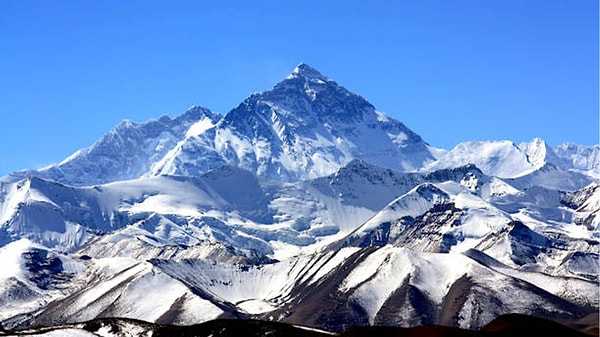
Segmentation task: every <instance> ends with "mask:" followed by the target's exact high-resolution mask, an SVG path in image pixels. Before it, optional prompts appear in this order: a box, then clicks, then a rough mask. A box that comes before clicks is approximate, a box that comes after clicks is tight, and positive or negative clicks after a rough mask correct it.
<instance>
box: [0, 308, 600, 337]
mask: <svg viewBox="0 0 600 337" xmlns="http://www.w3.org/2000/svg"><path fill="white" fill-rule="evenodd" d="M597 318H598V317H597V316H595V318H594V319H595V320H594V319H591V320H589V321H588V322H582V323H581V324H582V325H581V326H580V328H582V329H583V331H578V330H575V329H572V328H569V327H567V326H564V325H562V324H559V323H556V322H553V321H549V320H546V319H542V318H537V317H532V316H527V315H520V314H509V315H503V316H500V317H498V318H496V319H495V320H493V321H492V322H490V323H489V324H488V325H486V326H484V327H483V328H481V329H480V330H477V331H474V330H466V329H459V328H454V327H446V326H439V325H429V326H421V327H413V328H401V327H385V326H370V327H354V328H350V329H348V330H347V331H345V332H343V333H340V334H336V333H331V332H327V331H322V330H316V329H312V328H307V327H301V326H296V325H291V324H285V323H280V322H269V321H259V320H235V319H217V320H213V321H209V322H205V323H201V324H196V325H188V326H176V325H160V324H154V323H148V322H144V321H139V320H132V319H124V318H101V319H95V320H92V321H88V322H84V323H76V324H68V325H61V326H54V327H39V328H35V329H27V330H19V331H2V330H0V336H77V337H79V336H90V337H91V336H99V335H102V336H106V335H108V336H116V337H121V336H123V337H125V336H128V337H133V336H153V337H164V336H181V337H239V336H247V337H259V336H271V337H283V336H285V337H325V336H339V337H375V336H378V337H434V336H435V337H446V336H447V337H461V336H465V337H467V336H468V337H479V336H481V337H509V336H510V337H519V336H563V337H569V336H572V337H586V336H598V324H597Z"/></svg>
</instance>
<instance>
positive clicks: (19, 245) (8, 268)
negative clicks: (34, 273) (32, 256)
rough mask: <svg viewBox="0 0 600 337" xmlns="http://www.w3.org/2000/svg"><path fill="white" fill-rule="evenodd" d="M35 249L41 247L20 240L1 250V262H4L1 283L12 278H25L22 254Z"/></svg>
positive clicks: (0, 275)
mask: <svg viewBox="0 0 600 337" xmlns="http://www.w3.org/2000/svg"><path fill="white" fill-rule="evenodd" d="M34 247H36V248H38V247H39V246H38V245H35V244H34V243H32V242H31V241H29V240H28V239H20V240H17V241H14V242H11V243H9V244H7V245H6V246H4V247H2V248H0V261H2V268H0V282H2V281H4V280H6V279H8V278H11V277H17V278H21V277H23V263H24V261H23V257H22V254H23V253H24V252H26V251H28V250H30V249H31V248H34Z"/></svg>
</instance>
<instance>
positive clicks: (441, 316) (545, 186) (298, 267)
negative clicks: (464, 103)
mask: <svg viewBox="0 0 600 337" xmlns="http://www.w3.org/2000/svg"><path fill="white" fill-rule="evenodd" d="M598 149H600V148H599V147H598V146H593V147H584V146H578V145H574V144H566V145H561V146H558V147H551V146H549V145H547V144H546V143H545V142H544V141H543V140H540V139H534V140H533V141H532V142H530V143H524V144H519V145H516V144H514V143H512V142H510V141H470V142H465V143H462V144H459V145H457V146H456V147H455V148H454V149H452V150H450V151H445V150H441V149H435V148H432V147H430V146H429V145H428V144H427V143H425V142H424V141H423V140H422V139H421V138H420V137H419V136H418V135H417V134H415V133H414V132H412V131H411V130H409V129H408V128H407V127H406V126H404V125H403V124H402V123H401V122H399V121H397V120H394V119H392V118H390V117H387V116H385V115H384V114H383V113H381V112H378V111H377V110H376V109H375V108H374V107H373V106H372V105H371V104H370V103H369V102H368V101H366V100H365V99H364V98H362V97H360V96H359V95H356V94H353V93H351V92H349V91H348V90H346V89H345V88H343V87H342V86H340V85H339V84H337V83H336V82H335V81H333V80H331V79H328V78H327V77H325V76H324V75H322V74H321V73H319V72H318V71H317V70H315V69H313V68H311V67H309V66H307V65H305V64H301V65H299V66H298V67H297V68H296V69H295V70H294V71H293V72H292V74H291V75H290V76H288V77H287V78H286V79H284V80H283V81H282V82H280V83H278V84H276V85H275V86H274V87H273V88H272V89H271V90H268V91H265V92H262V93H255V94H252V95H251V96H249V97H248V98H247V99H246V100H244V101H243V102H242V103H241V104H239V105H238V106H237V107H235V108H234V109H232V110H231V111H230V112H229V113H227V114H225V115H224V116H220V115H217V114H214V113H212V112H211V111H209V110H207V109H204V108H200V107H194V108H191V109H189V110H188V111H186V112H185V113H183V114H182V115H181V116H179V117H176V118H174V119H171V118H169V117H161V118H160V119H158V120H151V121H149V122H146V123H140V124H136V123H133V122H128V121H125V122H122V123H121V124H119V125H118V126H117V127H116V128H115V129H113V130H111V131H110V132H109V133H107V135H105V136H104V137H102V138H101V139H100V140H99V141H98V142H96V143H95V144H93V145H92V146H90V147H89V148H87V149H83V150H80V151H77V152H76V153H75V154H74V155H72V156H71V157H69V158H67V159H65V160H64V161H62V162H61V163H59V164H56V165H53V166H50V167H47V168H44V169H41V170H38V171H33V170H32V171H21V172H16V173H14V174H11V175H9V176H8V177H4V178H2V179H0V261H3V262H2V267H3V268H0V324H1V326H0V327H2V328H5V329H16V328H29V327H32V326H65V325H64V324H67V323H69V324H76V323H79V322H83V321H91V322H106V321H94V320H96V319H99V318H109V317H110V318H113V317H120V318H122V319H123V320H124V321H119V322H121V323H122V324H125V325H123V326H127V327H124V328H123V329H129V328H131V329H134V330H135V331H138V330H139V331H146V330H144V329H154V328H151V327H152V325H149V323H143V324H142V325H139V324H141V323H139V322H138V321H135V322H138V323H139V324H138V323H132V321H127V320H128V319H131V320H142V321H146V322H152V323H156V324H161V325H162V324H177V325H194V324H199V323H202V322H208V321H212V320H215V319H249V320H251V319H258V320H265V321H277V322H284V323H289V324H292V325H295V326H304V327H306V326H308V327H311V328H316V329H319V331H318V332H315V334H327V332H336V333H337V332H342V331H345V330H348V329H351V328H352V327H355V326H379V325H386V326H390V325H391V326H397V327H413V326H420V325H435V326H439V325H443V326H448V327H454V328H463V329H480V328H482V329H485V328H488V327H490V325H488V324H489V323H490V322H492V321H493V320H494V319H495V318H496V317H498V316H501V315H505V314H511V313H518V314H525V315H530V316H536V317H543V318H546V319H551V320H554V321H557V322H560V323H562V324H566V325H568V326H570V327H573V328H577V329H579V328H581V327H583V326H585V327H586V328H590V325H591V328H592V329H593V328H594V326H593V324H587V323H586V324H583V323H582V322H589V321H592V322H593V321H594V319H596V318H597V313H598V309H599V308H600V296H599V294H598V292H597V289H598V287H599V285H600V283H599V282H600V280H599V279H600V275H599V272H598V268H597V266H598V263H599V257H600V217H599V216H598V214H599V212H600V187H599V186H600V185H599V182H598V177H600V173H599V172H600V170H599V166H598ZM510 317H512V316H510ZM513 318H514V317H513ZM532 319H533V318H532ZM117 321H118V320H117ZM596 321H597V319H596ZM123 322H125V323H123ZM217 322H218V321H217ZM249 322H252V321H249ZM495 322H496V325H493V324H492V325H491V329H496V328H500V329H501V328H502V326H503V325H504V324H508V325H511V324H512V318H511V319H509V320H508V321H506V320H504V321H503V320H500V321H495ZM121 323H118V324H121ZM94 324H96V325H94V326H95V327H98V326H97V324H104V323H94ZM111 324H112V323H111ZM115 324H116V323H115ZM207 324H208V323H207ZM211 324H213V323H211ZM214 324H220V323H214ZM138 325H139V326H138ZM209 325H210V324H209ZM119 326H121V325H119ZM88 327H89V326H88ZM596 327H597V326H596ZM280 328H281V329H284V328H283V326H279V325H276V324H275V325H273V326H269V328H268V329H276V330H277V329H280ZM70 329H82V326H80V325H73V326H71V328H70ZM115 329H116V328H115ZM136 329H137V330H136ZM140 329H141V330H140ZM285 329H287V328H285ZM292 330H293V331H296V329H292ZM292 330H290V331H292ZM210 331H213V330H210ZM306 331H312V330H306ZM349 331H360V330H349ZM398 331H400V330H398ZM453 331H458V330H453ZM490 331H491V330H490ZM313 332H314V331H313ZM140 333H141V332H140ZM290 333H292V332H290ZM294 333H295V332H294ZM0 334H2V333H1V332H0Z"/></svg>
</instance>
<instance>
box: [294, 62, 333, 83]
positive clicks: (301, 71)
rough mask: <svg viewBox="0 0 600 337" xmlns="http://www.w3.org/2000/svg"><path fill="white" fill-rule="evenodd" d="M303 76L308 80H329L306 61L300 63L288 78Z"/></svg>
mask: <svg viewBox="0 0 600 337" xmlns="http://www.w3.org/2000/svg"><path fill="white" fill-rule="evenodd" d="M294 77H303V78H306V79H308V80H321V81H327V80H328V78H327V77H326V76H324V75H323V74H321V73H320V72H319V71H318V70H316V69H315V68H313V67H311V66H309V65H308V64H306V63H300V64H299V65H298V66H296V68H295V69H294V71H293V72H292V74H291V75H290V76H289V77H288V78H294Z"/></svg>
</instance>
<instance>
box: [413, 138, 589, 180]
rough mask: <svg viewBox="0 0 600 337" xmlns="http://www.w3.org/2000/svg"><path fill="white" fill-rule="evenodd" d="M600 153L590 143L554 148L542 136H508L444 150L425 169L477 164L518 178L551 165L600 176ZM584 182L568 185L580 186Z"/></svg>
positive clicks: (492, 172) (491, 172)
mask: <svg viewBox="0 0 600 337" xmlns="http://www.w3.org/2000/svg"><path fill="white" fill-rule="evenodd" d="M599 154H600V145H594V146H591V147H588V146H582V145H576V144H570V143H565V144H562V145H559V146H557V147H554V148H553V147H551V146H549V145H548V144H546V142H544V141H543V140H542V139H539V138H535V139H533V140H532V141H531V142H529V143H522V144H519V145H516V144H514V143H513V142H511V141H509V140H504V141H468V142H464V143H460V144H458V145H456V146H455V147H454V148H453V149H452V150H450V151H448V152H446V153H444V154H442V155H441V156H439V157H438V158H437V160H436V161H434V162H432V163H429V164H428V165H426V166H425V168H424V169H423V170H425V171H431V170H439V169H443V168H451V167H458V166H464V165H467V164H474V165H476V166H477V167H479V168H480V169H481V170H482V171H483V172H484V173H485V174H488V175H491V176H496V177H499V178H519V177H523V176H526V175H529V174H531V173H533V172H535V171H539V170H543V169H544V168H545V167H551V168H556V169H559V170H562V171H568V172H572V173H579V174H581V175H586V176H588V177H591V178H592V179H598V178H600V155H599ZM589 182H590V180H589V178H588V183H589ZM583 185H585V183H583ZM583 185H581V184H577V185H573V186H567V187H569V188H581V187H582V186H583ZM563 188H565V187H563Z"/></svg>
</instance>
